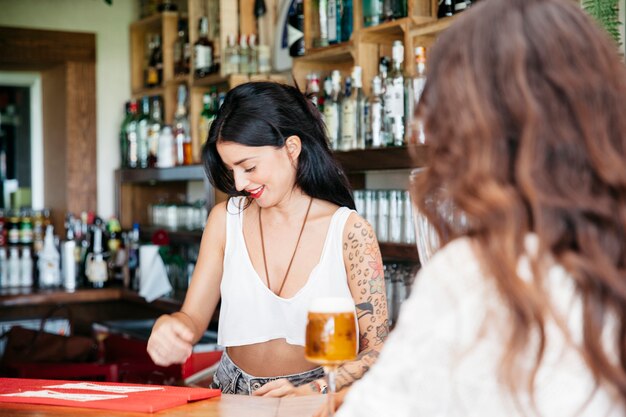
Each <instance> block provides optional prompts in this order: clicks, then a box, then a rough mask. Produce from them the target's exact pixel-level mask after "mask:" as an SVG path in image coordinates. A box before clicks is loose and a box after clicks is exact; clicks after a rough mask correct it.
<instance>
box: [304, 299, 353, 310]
mask: <svg viewBox="0 0 626 417" xmlns="http://www.w3.org/2000/svg"><path fill="white" fill-rule="evenodd" d="M309 312H312V313H352V312H354V300H352V298H347V297H321V298H316V299H314V300H313V301H312V302H311V306H310V307H309Z"/></svg>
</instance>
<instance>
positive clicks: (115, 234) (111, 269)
mask: <svg viewBox="0 0 626 417" xmlns="http://www.w3.org/2000/svg"><path fill="white" fill-rule="evenodd" d="M106 231H107V233H108V240H107V246H106V247H107V249H108V252H109V256H108V258H109V260H108V262H107V268H108V276H109V281H111V283H112V285H114V286H122V285H123V282H124V275H123V267H124V265H126V251H125V249H124V246H123V243H122V227H121V226H120V222H119V221H118V220H117V219H116V218H115V217H112V218H111V219H109V221H108V222H107V225H106Z"/></svg>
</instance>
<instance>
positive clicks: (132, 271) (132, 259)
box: [125, 223, 139, 291]
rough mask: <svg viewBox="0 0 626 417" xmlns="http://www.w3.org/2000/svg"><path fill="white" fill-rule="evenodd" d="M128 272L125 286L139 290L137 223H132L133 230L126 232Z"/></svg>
mask: <svg viewBox="0 0 626 417" xmlns="http://www.w3.org/2000/svg"><path fill="white" fill-rule="evenodd" d="M127 246H128V273H129V282H128V283H127V284H126V283H125V287H126V288H130V289H133V290H136V291H138V290H139V274H138V272H139V223H133V230H131V231H130V232H129V233H128V245H127Z"/></svg>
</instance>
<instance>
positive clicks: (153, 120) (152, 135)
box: [148, 96, 163, 168]
mask: <svg viewBox="0 0 626 417" xmlns="http://www.w3.org/2000/svg"><path fill="white" fill-rule="evenodd" d="M162 125H163V118H162V116H161V100H159V97H158V96H154V97H153V98H152V116H151V117H150V119H149V120H148V167H149V168H154V167H156V166H157V156H158V153H159V136H160V134H161V126H162Z"/></svg>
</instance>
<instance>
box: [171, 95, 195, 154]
mask: <svg viewBox="0 0 626 417" xmlns="http://www.w3.org/2000/svg"><path fill="white" fill-rule="evenodd" d="M186 102H187V88H186V87H185V85H184V84H181V85H179V86H178V104H177V106H176V114H175V115H174V132H173V133H174V139H175V142H176V164H177V165H191V164H192V163H193V161H192V157H191V136H190V133H189V119H188V118H187V107H186Z"/></svg>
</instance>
